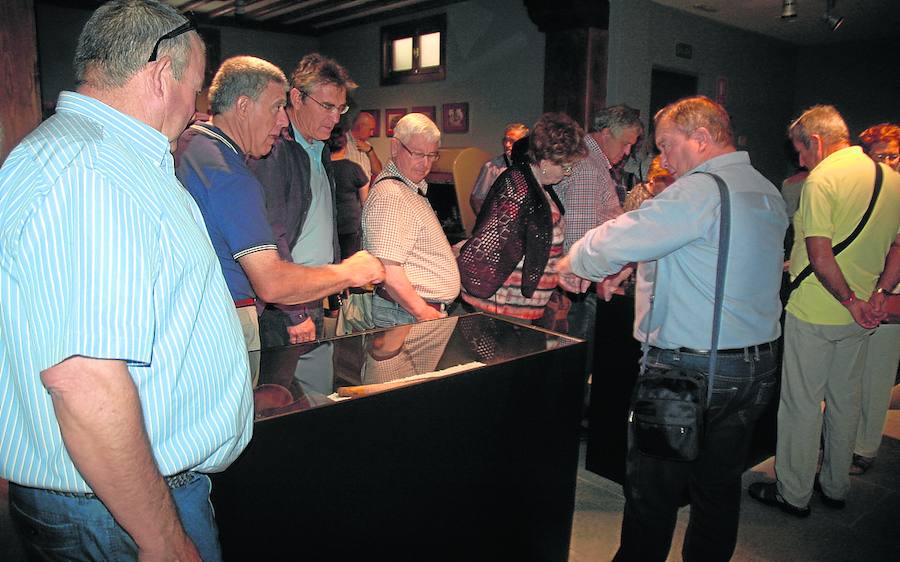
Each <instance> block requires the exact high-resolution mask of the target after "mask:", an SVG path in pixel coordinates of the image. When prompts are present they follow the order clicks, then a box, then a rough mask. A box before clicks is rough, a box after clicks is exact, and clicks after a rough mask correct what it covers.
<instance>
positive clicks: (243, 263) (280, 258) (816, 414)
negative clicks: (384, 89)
mask: <svg viewBox="0 0 900 562" xmlns="http://www.w3.org/2000/svg"><path fill="white" fill-rule="evenodd" d="M138 24H139V25H138ZM204 61H205V46H204V43H203V40H202V39H201V37H200V36H199V35H198V34H197V32H196V29H195V28H194V26H193V23H192V22H191V21H190V20H188V19H187V18H185V17H184V16H183V15H181V14H180V13H179V12H178V11H176V10H175V9H173V8H172V7H170V6H169V5H168V4H165V3H162V2H159V1H157V0H113V1H112V2H108V3H107V4H104V5H103V6H101V7H100V8H99V9H97V10H96V12H95V13H94V14H93V16H92V17H91V18H90V20H89V21H88V22H87V24H86V25H85V27H84V29H83V30H82V32H81V36H80V39H79V43H78V51H77V55H76V59H75V72H76V76H77V82H78V84H79V86H78V88H77V90H76V91H74V92H63V93H62V94H61V95H60V98H59V102H58V104H57V111H56V115H54V116H53V117H51V118H50V119H48V120H47V121H46V122H44V123H43V124H41V125H40V126H39V127H38V128H37V129H36V130H35V131H34V132H32V133H31V134H30V135H29V136H28V137H26V138H25V140H23V141H22V142H21V143H20V145H19V146H18V147H17V148H15V149H14V150H13V152H12V153H11V155H10V156H9V158H8V160H7V161H6V163H5V164H4V166H3V168H2V170H0V262H2V264H3V267H2V268H0V334H3V336H2V347H0V427H3V428H4V434H3V439H2V440H0V477H2V478H4V479H8V480H9V481H10V492H9V493H10V503H11V505H12V506H13V507H14V510H13V512H14V513H15V514H19V515H18V516H17V517H16V523H17V525H18V526H19V528H20V529H21V530H22V536H23V537H25V542H26V548H27V549H28V551H29V553H31V554H32V555H34V556H36V557H40V556H41V555H42V552H43V551H42V548H43V545H44V544H46V541H61V543H62V542H66V544H69V545H70V547H71V548H72V549H73V550H72V551H71V556H72V557H74V558H105V557H107V556H108V555H109V553H113V552H116V553H123V554H121V555H122V556H125V557H127V558H139V557H140V558H146V559H154V558H173V559H174V558H179V559H197V558H198V557H202V558H203V559H204V560H217V559H219V558H220V555H221V553H220V552H219V547H218V542H217V538H216V529H215V522H214V517H213V513H212V510H211V507H210V503H209V481H208V478H207V477H206V476H205V473H208V472H214V471H220V470H223V469H224V468H226V467H227V466H228V465H229V464H230V463H231V462H232V461H233V460H234V459H235V458H236V457H237V455H238V454H239V453H240V452H241V451H242V450H243V448H244V447H245V446H246V445H247V443H248V441H249V439H250V436H251V432H252V424H251V421H252V411H251V410H252V389H253V387H254V386H255V384H256V376H257V372H258V367H259V365H258V363H257V364H254V362H253V359H252V357H253V354H250V355H249V356H250V357H251V359H250V361H249V362H248V352H251V351H256V350H259V349H261V348H267V347H274V346H284V345H291V344H298V343H302V342H309V341H313V340H319V339H322V338H324V337H325V330H324V320H323V317H324V313H323V305H322V302H323V298H324V297H327V296H329V295H334V294H338V293H344V292H345V291H347V290H349V289H351V288H352V289H353V290H354V293H355V294H357V295H365V296H366V298H368V299H369V301H368V302H369V305H368V306H369V307H370V313H371V318H370V319H369V321H368V322H369V324H368V326H365V327H372V328H374V327H389V326H395V325H404V324H405V325H408V324H413V323H417V322H422V321H428V320H434V319H439V318H443V317H446V316H447V315H455V314H461V313H464V312H471V311H481V312H485V313H488V314H492V315H496V316H499V317H501V318H506V319H509V320H512V321H514V322H519V323H534V324H536V325H539V326H543V327H546V328H550V329H555V330H560V331H566V332H568V333H569V334H571V335H574V336H577V337H580V338H583V339H585V340H587V341H588V342H591V341H592V340H593V338H594V333H595V322H596V318H597V303H598V298H602V299H606V300H608V299H610V298H616V297H615V296H614V295H615V294H616V293H617V292H619V291H618V287H619V285H620V284H621V283H622V282H623V281H624V280H625V279H626V278H627V277H629V276H630V274H631V273H632V272H636V273H635V308H636V315H635V316H636V319H635V324H634V337H635V338H636V339H638V340H639V341H641V342H643V343H644V346H645V357H647V358H648V360H649V361H650V362H651V363H653V364H657V365H679V366H682V367H685V368H692V369H700V370H702V369H704V368H706V366H707V364H708V363H709V359H710V352H711V351H712V349H711V340H710V337H711V334H712V333H713V331H714V325H715V326H717V327H716V328H715V330H716V332H717V333H718V344H717V345H716V347H715V348H714V350H715V351H716V353H715V354H713V355H715V356H716V357H717V358H718V367H717V368H718V370H717V371H716V376H715V378H714V383H713V385H712V387H713V388H712V392H711V398H710V400H709V401H708V403H706V404H705V410H704V418H705V428H704V433H703V435H702V442H701V446H700V453H699V456H698V457H697V458H696V460H693V461H691V462H676V461H671V460H665V459H660V458H657V457H653V456H650V455H646V454H644V452H642V451H641V450H640V449H639V448H638V447H637V446H636V445H635V443H634V442H633V441H631V440H630V441H629V448H628V454H627V461H626V463H627V478H626V482H625V486H624V490H625V497H626V506H625V512H624V517H623V523H622V536H621V545H620V548H619V551H618V553H617V555H616V560H635V561H647V560H660V561H661V560H665V559H666V557H667V556H668V552H669V548H670V545H671V541H672V534H673V531H674V527H675V521H676V514H677V511H678V509H679V507H680V506H682V505H683V504H684V503H685V502H688V503H690V505H691V512H690V523H689V525H688V529H687V532H686V537H685V541H684V551H683V554H684V558H685V559H686V560H704V561H715V560H728V559H729V558H730V557H731V555H732V553H733V551H734V547H735V542H736V537H737V530H738V524H739V521H738V515H739V506H740V497H741V484H740V477H741V474H742V472H743V470H744V463H745V460H746V458H747V455H748V449H749V446H750V439H751V436H752V432H753V429H754V424H755V422H756V420H757V418H758V417H759V416H760V414H761V413H762V412H763V411H764V410H765V408H766V406H767V405H768V404H769V402H770V401H773V400H778V422H779V423H778V436H777V437H778V439H777V454H776V460H775V469H776V476H777V480H776V481H775V482H759V483H755V484H753V485H752V486H750V489H749V495H750V496H751V497H752V498H754V499H755V500H758V501H760V502H762V503H763V504H766V505H769V506H772V507H775V508H778V509H780V510H781V511H783V512H785V513H788V514H790V515H794V516H797V517H806V516H808V515H809V514H810V512H811V511H812V508H811V507H810V500H811V497H812V496H813V495H814V494H817V495H818V497H819V499H820V500H821V503H822V504H823V505H824V506H825V507H826V508H830V509H841V508H843V507H844V506H845V505H846V503H847V502H848V501H852V500H851V499H849V498H850V497H851V481H850V475H851V474H855V475H862V474H865V473H866V472H867V471H869V470H871V469H872V468H873V466H874V464H875V459H876V457H877V452H878V448H879V443H880V438H881V431H882V426H883V424H884V419H885V412H886V410H887V407H888V400H889V395H890V390H891V387H892V386H893V384H894V382H895V376H896V373H897V365H898V360H900V328H898V325H897V324H894V323H890V322H891V321H893V322H896V320H897V319H896V318H892V317H891V316H890V315H889V308H890V306H891V305H892V304H891V303H893V306H896V299H897V297H896V296H892V295H895V294H896V293H897V291H898V287H900V285H898V283H900V174H898V168H900V127H898V126H897V125H894V124H890V123H882V124H878V125H875V126H873V127H870V128H869V129H866V130H865V131H863V132H862V133H861V134H860V135H859V138H858V145H855V144H854V142H853V139H852V138H851V135H850V131H849V130H848V127H847V125H846V124H845V122H844V119H843V117H842V116H841V114H840V113H839V112H838V110H837V109H836V108H835V107H832V106H828V105H817V106H814V107H812V108H810V109H808V110H806V111H804V112H803V113H802V114H801V115H800V116H799V117H798V118H797V119H796V120H794V121H793V122H792V123H791V124H790V125H789V127H788V130H787V138H788V139H789V141H790V142H791V143H792V146H793V148H794V149H795V151H796V152H797V154H798V155H799V164H800V165H801V166H802V167H803V168H804V170H801V171H800V172H798V173H797V174H794V175H792V176H790V177H789V178H787V179H786V180H785V182H784V183H783V184H782V189H781V190H779V189H778V188H776V186H775V185H774V184H773V183H772V182H771V181H770V180H769V179H767V178H765V177H764V176H763V175H762V174H760V173H759V172H758V171H757V170H756V169H755V168H754V167H753V165H752V163H751V161H750V156H749V154H748V152H746V151H743V150H739V149H738V148H737V147H736V143H735V138H734V132H733V130H732V126H731V121H730V118H729V115H728V113H727V112H726V110H725V108H724V107H722V106H721V105H720V104H718V103H716V102H714V101H712V100H711V99H709V98H706V97H704V96H694V97H688V98H684V99H681V100H677V101H675V102H673V103H671V104H669V105H666V106H665V107H663V108H662V109H661V110H660V111H659V112H658V113H657V114H656V115H654V116H652V120H651V122H646V123H644V122H642V121H641V117H640V114H639V112H638V111H637V110H635V109H633V108H631V107H628V106H626V105H617V106H612V107H608V108H606V109H603V110H601V111H599V112H598V114H597V115H596V117H595V118H594V119H593V120H592V122H591V123H590V127H589V132H585V131H584V130H583V129H582V127H581V126H580V125H579V124H578V123H576V122H575V121H574V120H573V119H572V118H571V117H569V116H567V115H565V114H561V113H545V114H544V115H542V116H541V117H540V118H539V119H538V120H537V121H536V122H535V123H534V124H533V125H531V126H527V125H525V124H522V123H511V124H510V125H508V126H507V127H506V129H505V131H504V136H503V148H504V153H503V154H501V155H500V156H498V157H497V158H495V159H494V160H492V161H490V162H488V163H487V164H486V165H485V167H484V168H483V170H482V174H481V177H480V178H479V180H478V181H477V185H476V188H475V190H474V191H473V194H472V199H471V204H472V207H473V210H474V211H475V212H476V213H477V217H478V218H477V222H476V225H475V228H474V231H473V232H472V233H471V236H470V237H469V238H468V239H466V240H464V241H463V242H461V243H460V244H458V245H457V246H455V247H453V246H451V244H450V242H449V241H448V239H447V236H446V235H445V233H444V230H443V228H442V225H441V223H440V221H439V220H438V219H437V217H436V215H435V212H434V210H433V208H432V206H431V204H430V201H429V199H428V196H427V195H428V189H429V187H428V182H427V178H428V175H429V173H430V172H431V169H432V165H433V164H434V163H435V162H436V161H437V160H438V159H439V158H440V157H441V149H440V144H441V131H440V130H439V129H438V127H437V126H436V125H435V123H434V122H433V121H432V119H431V118H429V117H428V116H427V115H424V114H421V113H411V114H408V115H405V116H404V117H403V118H402V119H400V120H399V121H398V122H397V123H396V125H395V126H394V135H393V137H392V138H391V139H390V141H389V145H390V154H389V157H388V158H387V159H386V161H385V163H384V164H382V161H381V160H380V158H379V156H378V154H377V152H376V151H375V148H374V147H373V146H372V145H371V144H370V142H369V140H370V138H371V137H372V135H373V132H374V125H375V120H374V117H373V116H372V115H370V114H369V113H365V112H359V113H357V114H356V115H355V116H354V119H353V121H352V122H349V121H348V122H346V123H345V125H349V128H347V127H342V126H341V119H342V117H343V116H344V115H347V116H348V118H349V117H350V115H352V114H349V111H350V109H351V108H350V102H349V101H348V100H349V97H348V96H349V94H351V93H352V92H353V91H354V90H355V89H356V88H357V84H356V83H355V82H354V81H353V80H352V79H351V77H350V75H349V73H348V72H347V70H346V69H344V68H343V67H342V66H341V65H340V64H339V63H338V62H337V61H335V60H333V59H330V58H328V57H324V56H322V55H319V54H315V53H314V54H309V55H306V56H304V57H303V58H301V59H300V61H299V62H298V64H297V67H296V69H295V70H294V72H293V73H292V74H291V76H290V77H289V78H288V77H287V76H286V75H285V74H284V73H283V72H282V71H281V70H280V69H279V68H278V67H276V66H275V65H273V64H272V63H270V62H268V61H265V60H262V59H260V58H256V57H251V56H237V57H232V58H229V59H227V60H226V61H224V62H223V63H222V65H221V66H220V67H219V68H218V69H217V71H216V72H215V75H214V78H213V80H212V85H211V87H210V89H209V100H210V110H209V112H210V117H209V119H208V120H204V121H197V122H194V123H190V121H191V117H192V114H193V112H194V109H195V108H194V94H195V92H197V91H198V90H200V89H201V87H202V81H203V76H204V64H205V63H204ZM645 125H646V126H652V129H651V130H652V138H647V139H646V142H652V143H655V145H656V147H657V148H658V154H651V155H650V156H651V157H652V162H649V174H648V175H647V177H646V179H645V181H643V182H641V183H639V184H638V185H636V186H635V187H634V188H633V189H632V190H631V192H630V193H628V194H627V195H626V194H624V193H618V192H617V188H616V182H615V181H614V180H613V175H612V174H611V173H610V171H611V169H612V168H614V167H616V166H617V165H620V163H621V162H622V161H623V159H625V158H627V157H628V156H629V154H630V153H631V151H632V148H633V147H634V146H635V145H636V143H638V142H639V141H640V139H641V138H642V136H643V135H644V133H645ZM176 147H177V148H176ZM720 188H721V189H724V190H725V193H726V195H725V196H720V193H722V192H721V191H720ZM726 199H727V200H728V201H730V205H723V203H724V201H725V200H726ZM789 221H790V222H792V232H793V238H792V248H791V249H790V254H789V255H787V256H786V255H785V252H784V240H785V234H786V231H787V230H788V225H789ZM723 223H725V224H727V225H728V227H729V228H730V238H729V240H730V241H731V243H730V244H729V245H728V248H729V251H728V252H727V255H724V254H723V260H724V261H723V264H724V270H725V271H726V273H725V282H724V283H723V285H722V291H721V303H722V304H721V309H722V315H721V323H720V324H719V323H718V322H717V321H715V320H714V314H713V303H714V302H715V299H716V287H717V283H716V280H717V275H719V273H718V272H720V271H721V270H722V268H723V266H720V264H719V263H718V256H719V254H720V252H721V251H722V250H723V248H724V242H725V240H720V232H725V231H724V230H722V231H720V225H722V224H723ZM59 248H65V250H66V251H64V252H60V251H59ZM784 271H787V272H788V275H789V278H790V281H791V291H790V294H789V297H788V298H787V300H786V304H785V306H784V307H782V300H781V297H780V289H781V284H782V273H783V272H784ZM598 296H599V297H598ZM783 309H784V311H785V312H786V319H785V320H784V322H783V324H782V322H781V316H782V310H783ZM23 319H28V323H27V324H28V325H27V328H23ZM782 326H783V327H782ZM23 331H24V332H27V333H25V334H24V335H25V336H27V337H12V336H10V335H9V334H23ZM782 331H783V337H782ZM713 341H715V340H713ZM242 342H243V343H242ZM782 346H783V358H782V357H781V353H780V347H782ZM589 357H592V355H591V354H590V353H589ZM257 361H258V356H257ZM779 362H780V363H779ZM779 364H780V366H781V385H780V397H776V396H775V394H776V389H777V388H778V384H777V380H778V378H777V377H778V370H779ZM591 369H592V364H591V363H590V361H589V364H588V365H587V366H586V370H585V376H586V377H587V375H588V374H590V373H591ZM185 404H191V405H192V406H191V407H184V405H185ZM823 404H824V407H823ZM820 450H821V452H820ZM820 456H821V460H820ZM72 529H74V531H72ZM72 533H75V534H72ZM48 537H49V538H48Z"/></svg>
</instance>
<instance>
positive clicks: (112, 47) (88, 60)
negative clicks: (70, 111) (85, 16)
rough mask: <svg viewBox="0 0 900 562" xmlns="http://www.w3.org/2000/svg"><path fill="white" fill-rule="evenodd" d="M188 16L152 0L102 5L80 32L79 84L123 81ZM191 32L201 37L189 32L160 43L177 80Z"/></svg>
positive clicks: (185, 60)
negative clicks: (161, 39)
mask: <svg viewBox="0 0 900 562" xmlns="http://www.w3.org/2000/svg"><path fill="white" fill-rule="evenodd" d="M186 21H187V18H185V17H184V16H183V15H181V14H180V13H179V12H178V10H176V9H175V8H173V7H171V6H169V5H168V4H164V3H162V2H157V1H156V0H113V1H112V2H107V3H106V4H104V5H102V6H100V7H99V8H97V10H96V11H95V12H94V13H93V15H92V16H91V17H90V19H89V20H88V21H87V23H86V24H85V25H84V29H82V30H81V35H80V36H79V37H78V47H77V48H76V49H75V60H74V62H73V65H74V68H75V80H76V82H77V84H79V85H81V84H85V83H90V84H91V85H93V86H95V87H98V88H104V89H105V88H118V87H121V86H124V85H125V84H126V83H127V82H128V81H129V80H130V79H131V78H132V77H133V76H134V75H135V74H137V73H138V71H140V70H141V69H142V68H143V67H144V65H145V64H147V60H148V59H149V58H150V54H151V52H152V51H153V45H154V44H155V43H156V41H157V40H158V39H159V38H160V37H162V36H163V35H165V34H166V33H168V32H170V31H172V30H173V29H175V28H177V27H178V26H180V25H182V24H183V23H185V22H186ZM191 35H194V36H196V37H197V38H198V39H200V36H199V35H197V34H196V33H193V32H192V33H183V34H181V35H179V36H178V37H175V38H173V39H166V40H165V41H163V42H162V43H160V46H159V51H158V53H157V54H158V56H163V55H168V56H169V57H170V58H171V59H172V76H173V77H174V78H175V80H179V81H180V80H181V76H182V75H183V74H184V71H185V69H186V68H187V66H188V63H189V62H190V56H191V39H190V37H191ZM201 44H202V40H201Z"/></svg>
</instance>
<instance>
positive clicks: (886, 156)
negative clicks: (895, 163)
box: [872, 152, 900, 162]
mask: <svg viewBox="0 0 900 562" xmlns="http://www.w3.org/2000/svg"><path fill="white" fill-rule="evenodd" d="M872 158H874V159H875V160H878V161H879V162H890V161H892V160H897V159H900V153H897V152H878V153H876V154H873V155H872Z"/></svg>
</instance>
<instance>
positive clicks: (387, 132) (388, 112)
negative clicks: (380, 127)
mask: <svg viewBox="0 0 900 562" xmlns="http://www.w3.org/2000/svg"><path fill="white" fill-rule="evenodd" d="M404 115H406V108H405V107H399V108H394V109H385V110H384V136H386V137H392V136H394V126H395V125H396V124H397V121H399V120H400V118H401V117H403V116H404Z"/></svg>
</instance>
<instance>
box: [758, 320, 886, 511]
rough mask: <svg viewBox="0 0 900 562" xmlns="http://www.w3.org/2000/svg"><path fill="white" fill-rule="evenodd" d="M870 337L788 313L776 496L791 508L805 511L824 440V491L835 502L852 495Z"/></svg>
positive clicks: (855, 328)
mask: <svg viewBox="0 0 900 562" xmlns="http://www.w3.org/2000/svg"><path fill="white" fill-rule="evenodd" d="M871 333H872V330H866V329H865V328H862V327H860V326H858V325H857V324H846V325H838V326H831V325H823V324H810V323H808V322H804V321H802V320H800V319H798V318H796V317H795V316H793V315H791V314H790V313H789V314H787V318H786V321H785V325H784V362H783V365H782V374H781V400H780V402H779V404H778V443H777V446H776V452H775V475H776V477H777V478H778V492H779V493H780V494H781V496H782V497H783V498H784V499H785V500H786V501H787V502H789V503H790V504H792V505H795V506H797V507H803V506H806V505H807V504H808V503H809V498H810V496H812V491H813V480H814V479H815V476H816V465H817V463H818V458H819V443H820V436H821V437H822V438H823V439H822V441H824V454H823V457H822V470H821V473H820V476H819V482H820V484H821V485H822V490H823V491H824V492H825V494H827V495H828V496H829V497H831V498H834V499H844V498H845V497H846V496H847V493H848V492H849V491H850V475H849V471H850V462H851V460H852V456H853V441H854V439H855V437H856V424H857V421H858V420H859V396H860V381H861V378H862V372H863V365H864V363H865V359H866V347H867V345H866V344H867V343H868V336H869V334H871ZM822 400H825V412H824V425H823V413H822V408H821V402H822Z"/></svg>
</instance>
